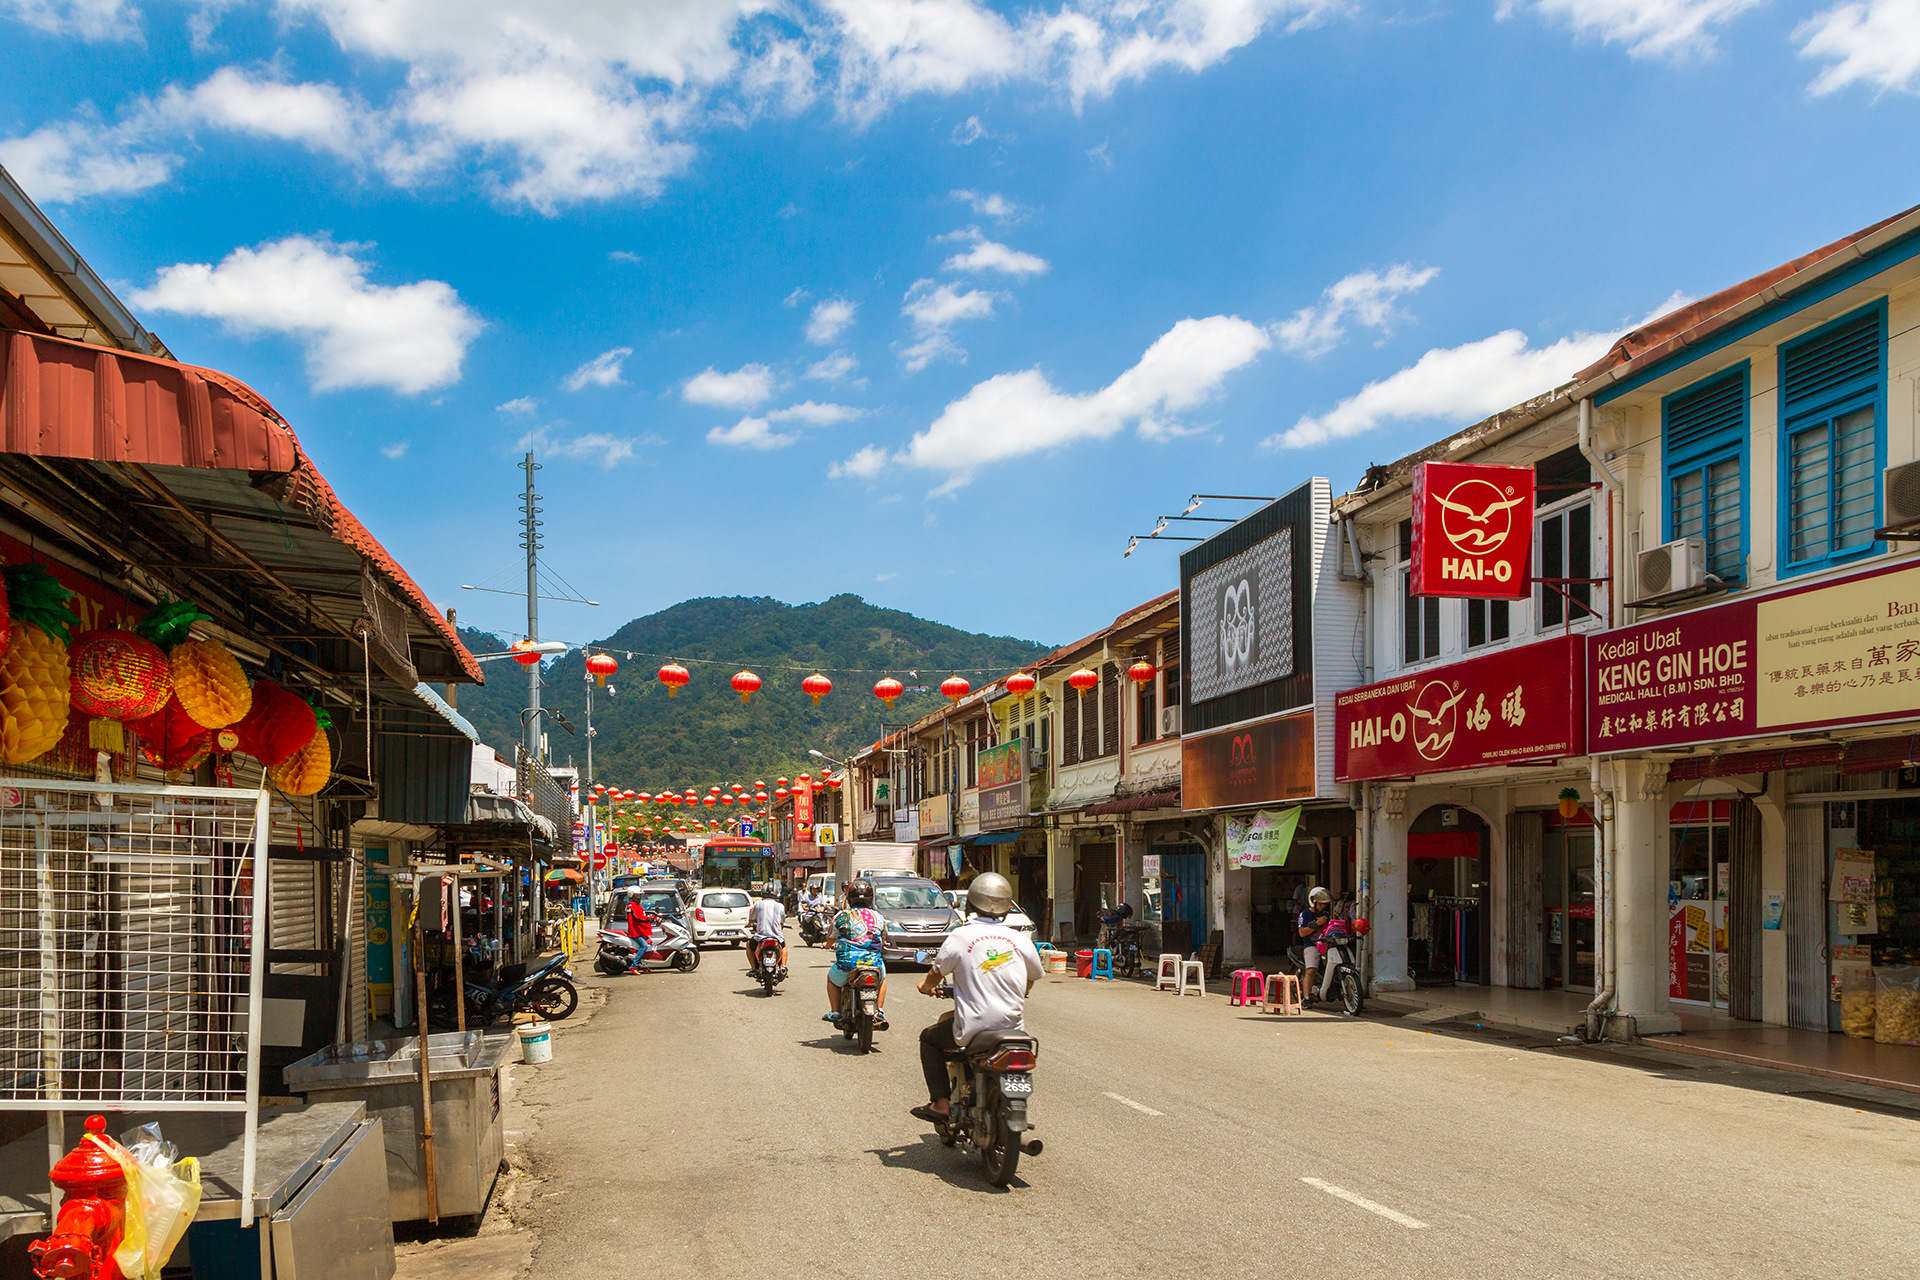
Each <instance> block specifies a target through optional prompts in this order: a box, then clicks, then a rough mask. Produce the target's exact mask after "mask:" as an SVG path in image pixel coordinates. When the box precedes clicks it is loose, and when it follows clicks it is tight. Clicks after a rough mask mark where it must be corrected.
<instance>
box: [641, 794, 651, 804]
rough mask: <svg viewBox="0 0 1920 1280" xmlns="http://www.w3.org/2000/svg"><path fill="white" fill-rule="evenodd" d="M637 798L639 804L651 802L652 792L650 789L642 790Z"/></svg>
mask: <svg viewBox="0 0 1920 1280" xmlns="http://www.w3.org/2000/svg"><path fill="white" fill-rule="evenodd" d="M639 798H640V803H641V804H651V803H652V802H653V793H652V792H651V791H642V792H641V793H640V797H639Z"/></svg>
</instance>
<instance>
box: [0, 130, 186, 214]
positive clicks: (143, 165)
mask: <svg viewBox="0 0 1920 1280" xmlns="http://www.w3.org/2000/svg"><path fill="white" fill-rule="evenodd" d="M178 162H179V157H178V156H174V155H171V154H167V153H165V152H160V151H154V150H150V149H148V148H147V147H146V146H145V145H144V144H142V143H141V142H140V141H139V140H138V134H137V132H136V131H134V130H130V129H127V128H125V127H124V126H121V127H108V126H106V125H104V124H102V123H101V122H100V121H98V120H93V119H90V118H88V117H85V116H83V117H82V118H80V119H77V120H64V121H60V122H57V123H55V124H49V125H43V126H42V127H40V128H38V129H35V130H34V131H33V132H32V133H30V134H27V135H26V136H25V137H22V138H7V139H5V140H4V141H0V164H4V165H5V166H6V167H7V172H8V173H11V174H12V175H13V177H14V180H15V181H16V182H18V183H19V184H20V185H21V187H22V188H24V189H25V190H26V192H27V194H28V195H30V196H32V197H33V198H34V199H35V200H38V201H40V202H41V203H43V204H66V203H69V202H71V201H74V200H83V199H85V198H86V197H88V196H100V195H127V194H130V193H132V192H135V191H145V190H146V189H147V188H148V187H157V186H159V185H160V184H161V183H163V182H165V181H166V180H167V179H168V178H170V177H172V176H173V169H174V166H175V165H176V164H177V163H178Z"/></svg>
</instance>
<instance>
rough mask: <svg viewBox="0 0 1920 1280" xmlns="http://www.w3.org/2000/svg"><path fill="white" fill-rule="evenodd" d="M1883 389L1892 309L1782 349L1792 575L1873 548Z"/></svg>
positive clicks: (1864, 314) (1861, 315)
mask: <svg viewBox="0 0 1920 1280" xmlns="http://www.w3.org/2000/svg"><path fill="white" fill-rule="evenodd" d="M1885 390H1886V312H1885V309H1884V308H1883V307H1882V306H1881V305H1879V304H1875V305H1874V306H1871V307H1868V308H1867V309H1866V310H1864V311H1858V312H1855V313H1854V314H1853V315H1850V316H1846V317H1843V318H1842V319H1840V320H1837V321H1835V322H1834V323H1832V324H1829V325H1826V326H1824V327H1823V328H1820V329H1816V330H1815V331H1814V332H1812V333H1810V334H1808V335H1807V336H1806V337H1804V338H1801V339H1799V340H1798V341H1796V342H1793V343H1789V344H1786V345H1783V346H1782V347H1781V348H1780V408H1781V423H1782V430H1781V437H1782V439H1783V441H1784V443H1785V450H1786V459H1785V462H1786V466H1785V482H1786V490H1787V494H1786V503H1785V508H1786V509H1785V512H1784V518H1785V537H1784V541H1785V544H1786V561H1787V567H1788V568H1789V569H1804V568H1811V567H1814V566H1817V565H1820V564H1822V563H1826V562H1828V561H1832V560H1839V559H1845V558H1847V557H1850V556H1855V555H1859V554H1862V553H1864V552H1867V551H1871V550H1872V549H1873V548H1874V546H1875V542H1874V536H1873V535H1874V530H1875V529H1876V528H1877V527H1878V525H1879V523H1880V468H1881V466H1882V465H1883V460H1884V457H1885V438H1886V415H1885V411H1884V406H1883V400H1884V393H1885Z"/></svg>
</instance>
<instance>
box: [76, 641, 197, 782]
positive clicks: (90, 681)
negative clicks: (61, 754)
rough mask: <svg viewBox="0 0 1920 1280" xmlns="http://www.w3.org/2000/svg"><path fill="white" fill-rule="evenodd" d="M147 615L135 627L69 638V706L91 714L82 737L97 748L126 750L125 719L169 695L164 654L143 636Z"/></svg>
mask: <svg viewBox="0 0 1920 1280" xmlns="http://www.w3.org/2000/svg"><path fill="white" fill-rule="evenodd" d="M153 618H154V615H153V614H148V615H147V617H146V618H145V619H144V620H143V621H142V622H141V624H140V627H139V629H138V630H135V631H122V630H120V629H118V628H109V629H103V630H99V631H88V632H85V633H83V634H82V635H81V636H80V638H79V639H77V640H75V641H74V642H73V651H72V653H71V655H70V660H71V666H72V671H73V708H74V710H76V711H78V712H79V713H80V714H81V715H84V716H92V717H93V720H92V722H91V723H90V724H89V726H88V729H87V741H88V744H89V745H90V746H93V747H95V748H97V749H99V750H102V751H112V752H115V753H118V752H121V751H124V750H126V742H125V739H124V737H123V736H122V734H121V731H120V724H121V722H122V721H124V720H144V719H146V718H147V717H148V716H151V715H154V714H156V713H158V712H159V711H160V709H161V708H163V707H165V706H166V705H167V703H168V701H169V700H170V699H171V698H172V697H173V672H172V670H171V668H170V667H169V666H168V664H167V655H166V654H165V653H162V652H161V650H160V646H159V645H157V644H155V643H154V642H153V641H152V640H150V639H148V638H147V635H146V634H143V633H146V632H149V631H150V629H151V628H152V625H153Z"/></svg>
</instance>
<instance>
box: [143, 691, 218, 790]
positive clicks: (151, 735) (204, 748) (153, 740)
mask: <svg viewBox="0 0 1920 1280" xmlns="http://www.w3.org/2000/svg"><path fill="white" fill-rule="evenodd" d="M127 728H129V729H131V730H133V733H134V736H135V737H136V738H138V739H139V740H140V754H141V755H143V756H145V757H146V758H147V759H148V760H150V761H151V762H153V763H154V764H156V765H158V766H160V768H162V769H164V770H166V771H167V772H168V773H179V772H181V771H182V770H185V769H192V768H196V767H197V766H198V765H199V764H200V762H201V761H202V760H205V759H206V758H207V757H208V756H209V755H211V754H212V753H213V731H212V730H210V729H206V728H203V727H201V726H200V724H199V723H197V722H196V721H195V720H194V718H193V717H192V716H190V715H188V714H187V712H186V709H185V708H184V707H182V706H181V705H180V700H179V699H178V698H177V697H176V698H171V699H169V700H168V701H167V705H166V706H164V707H162V708H160V710H158V711H156V712H154V713H153V714H152V715H150V716H144V717H142V718H140V719H138V720H129V721H127Z"/></svg>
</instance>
